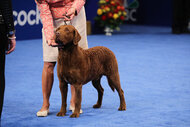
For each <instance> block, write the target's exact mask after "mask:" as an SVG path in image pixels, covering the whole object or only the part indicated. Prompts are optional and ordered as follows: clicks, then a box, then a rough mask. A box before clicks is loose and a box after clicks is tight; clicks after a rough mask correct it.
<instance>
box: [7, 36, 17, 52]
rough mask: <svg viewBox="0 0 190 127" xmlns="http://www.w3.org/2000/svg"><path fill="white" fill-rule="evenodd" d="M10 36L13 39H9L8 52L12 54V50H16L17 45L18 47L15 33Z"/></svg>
mask: <svg viewBox="0 0 190 127" xmlns="http://www.w3.org/2000/svg"><path fill="white" fill-rule="evenodd" d="M10 38H12V39H8V47H7V51H6V54H10V53H11V52H13V51H14V50H15V47H16V38H15V35H13V36H12V37H10Z"/></svg>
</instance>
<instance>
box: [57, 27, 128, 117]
mask: <svg viewBox="0 0 190 127" xmlns="http://www.w3.org/2000/svg"><path fill="white" fill-rule="evenodd" d="M55 34H56V37H55V38H56V39H55V40H56V43H57V44H58V47H59V48H58V50H59V55H58V63H57V73H58V78H59V87H60V91H61V95H62V105H61V110H60V112H59V113H57V116H65V114H66V106H67V104H66V100H67V91H68V83H69V84H72V85H73V86H74V88H75V93H76V96H75V99H76V102H75V110H74V112H73V114H71V116H70V117H79V114H80V113H79V112H80V108H81V100H82V85H84V84H86V83H88V82H89V81H92V84H93V86H94V87H95V88H96V90H97V91H98V100H97V103H96V104H95V105H94V106H93V108H100V107H101V105H102V97H103V92H104V89H103V88H102V86H101V84H100V79H101V77H102V76H103V75H104V76H106V77H107V80H108V84H109V86H110V87H111V89H112V90H113V91H114V89H116V90H117V92H118V94H119V97H120V106H119V109H118V110H120V111H122V110H126V103H125V98H124V92H123V90H122V88H121V85H120V79H119V72H118V64H117V60H116V57H115V55H114V54H113V52H112V51H111V50H109V49H108V48H106V47H103V46H97V47H93V48H90V49H87V50H84V49H82V48H80V47H79V46H78V42H79V41H80V39H81V36H80V35H79V33H78V31H77V30H76V29H75V28H74V27H73V26H72V25H63V26H60V27H59V28H57V30H56V33H55Z"/></svg>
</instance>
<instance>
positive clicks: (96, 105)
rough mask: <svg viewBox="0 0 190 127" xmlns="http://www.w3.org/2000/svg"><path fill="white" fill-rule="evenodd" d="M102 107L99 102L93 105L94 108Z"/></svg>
mask: <svg viewBox="0 0 190 127" xmlns="http://www.w3.org/2000/svg"><path fill="white" fill-rule="evenodd" d="M100 107H101V105H99V104H95V105H93V108H100Z"/></svg>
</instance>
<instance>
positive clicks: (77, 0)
mask: <svg viewBox="0 0 190 127" xmlns="http://www.w3.org/2000/svg"><path fill="white" fill-rule="evenodd" d="M84 4H85V0H74V2H73V5H72V7H73V8H75V9H76V11H77V14H78V13H79V12H80V10H81V8H82V7H83V6H84Z"/></svg>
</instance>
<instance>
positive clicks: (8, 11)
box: [0, 0, 15, 32]
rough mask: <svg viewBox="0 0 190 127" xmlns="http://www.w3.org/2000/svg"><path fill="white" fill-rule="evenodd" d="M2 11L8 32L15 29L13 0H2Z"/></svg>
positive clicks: (0, 0) (0, 3)
mask: <svg viewBox="0 0 190 127" xmlns="http://www.w3.org/2000/svg"><path fill="white" fill-rule="evenodd" d="M0 6H1V7H0V8H1V13H2V15H3V19H4V21H5V24H6V26H7V32H9V31H13V30H15V28H14V21H13V9H12V2H11V0H0Z"/></svg>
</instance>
